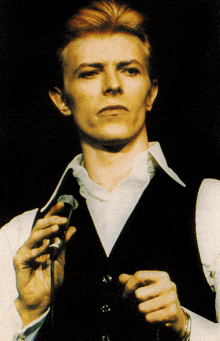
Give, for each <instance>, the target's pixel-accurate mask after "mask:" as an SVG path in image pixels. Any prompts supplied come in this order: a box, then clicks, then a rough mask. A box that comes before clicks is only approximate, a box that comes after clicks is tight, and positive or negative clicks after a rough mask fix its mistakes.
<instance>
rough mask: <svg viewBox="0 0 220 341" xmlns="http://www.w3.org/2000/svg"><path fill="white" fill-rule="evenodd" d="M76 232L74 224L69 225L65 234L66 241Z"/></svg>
mask: <svg viewBox="0 0 220 341" xmlns="http://www.w3.org/2000/svg"><path fill="white" fill-rule="evenodd" d="M75 233H76V228H75V227H74V226H70V227H69V228H68V229H67V231H66V234H65V241H66V243H67V242H68V241H69V240H70V239H71V238H72V236H73V235H74V234H75Z"/></svg>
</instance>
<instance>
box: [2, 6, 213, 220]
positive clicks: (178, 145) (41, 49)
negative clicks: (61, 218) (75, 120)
mask: <svg viewBox="0 0 220 341" xmlns="http://www.w3.org/2000/svg"><path fill="white" fill-rule="evenodd" d="M84 3H86V2H85V1H81V2H80V4H76V3H75V1H68V0H62V1H61V0H56V1H52V0H44V1H43V0H38V1H35V0H1V4H0V46H1V48H0V120H1V124H0V198H1V204H0V225H3V224H4V223H5V222H7V221H8V220H9V219H11V218H12V217H13V216H15V215H17V214H19V213H21V212H23V211H25V210H28V209H32V208H35V207H39V206H42V205H44V204H45V203H46V202H47V200H48V199H49V197H50V195H51V193H52V191H53V190H54V188H55V186H56V184H57V182H58V180H59V178H60V176H61V175H62V173H63V171H64V169H65V167H66V165H67V163H68V162H70V161H71V159H72V158H73V156H74V155H75V154H76V153H78V152H79V151H80V147H79V144H78V142H77V137H76V136H75V132H74V131H73V130H72V128H71V124H70V120H68V119H66V118H65V117H62V115H60V114H59V113H58V111H57V110H56V109H55V108H54V107H53V105H52V104H51V103H50V100H49V98H48V94H47V92H48V85H47V77H48V76H47V74H48V72H47V70H48V69H49V66H50V54H51V47H52V45H53V41H54V37H56V35H57V33H58V32H59V30H60V28H61V27H62V24H63V22H64V20H65V18H66V16H68V15H69V14H71V13H73V12H74V11H75V10H76V9H77V6H78V5H79V6H81V5H83V4H84ZM132 6H134V7H136V8H137V9H139V10H140V11H142V12H143V13H145V14H146V15H147V17H148V26H149V36H150V39H151V43H152V45H153V48H154V51H155V56H156V61H157V75H158V80H159V95H158V98H157V100H156V103H155V106H154V109H153V112H151V113H150V114H149V115H148V117H147V126H148V133H149V138H150V140H159V141H160V142H161V145H162V148H163V150H164V152H165V155H166V157H167V159H168V162H169V164H170V166H171V167H172V168H173V169H174V170H175V171H176V172H177V173H178V174H179V175H180V177H181V178H182V179H183V181H185V182H190V181H199V180H200V179H201V178H203V177H216V178H220V161H219V159H220V158H219V155H220V137H219V132H220V119H219V107H220V100H219V97H220V96H219V94H220V82H219V76H220V68H219V50H220V2H219V1H217V0H214V1H212V0H191V1H190V0H184V1H181V0H169V1H168V0H138V1H136V2H135V4H132Z"/></svg>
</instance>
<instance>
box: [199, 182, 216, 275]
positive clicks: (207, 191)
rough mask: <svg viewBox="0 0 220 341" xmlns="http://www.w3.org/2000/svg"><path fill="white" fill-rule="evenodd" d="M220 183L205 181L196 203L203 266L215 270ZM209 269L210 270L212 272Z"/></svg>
mask: <svg viewBox="0 0 220 341" xmlns="http://www.w3.org/2000/svg"><path fill="white" fill-rule="evenodd" d="M219 222H220V181H219V180H215V179H205V180H203V182H202V184H201V186H200V189H199V192H198V197H197V203H196V231H197V240H198V244H199V249H200V254H201V258H202V261H203V264H206V267H209V268H210V269H212V268H213V266H214V265H213V264H214V263H215V260H216V258H217V257H218V256H219V246H220V229H219ZM210 269H209V270H210ZM210 271H211V270H210Z"/></svg>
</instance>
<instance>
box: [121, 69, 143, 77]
mask: <svg viewBox="0 0 220 341" xmlns="http://www.w3.org/2000/svg"><path fill="white" fill-rule="evenodd" d="M123 72H125V73H126V74H127V75H128V76H136V75H137V74H139V73H140V71H139V70H138V69H137V68H135V67H129V68H125V69H123Z"/></svg>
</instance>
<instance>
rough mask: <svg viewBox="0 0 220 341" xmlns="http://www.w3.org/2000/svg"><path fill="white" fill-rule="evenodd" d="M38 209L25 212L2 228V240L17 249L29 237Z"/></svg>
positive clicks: (0, 235)
mask: <svg viewBox="0 0 220 341" xmlns="http://www.w3.org/2000/svg"><path fill="white" fill-rule="evenodd" d="M37 211H38V209H34V210H31V211H27V212H24V213H23V214H21V215H19V216H17V217H15V218H13V219H12V220H11V221H10V222H9V223H8V224H6V225H4V226H3V227H2V228H1V230H0V241H1V242H2V243H7V244H8V246H9V247H10V249H11V250H12V251H14V250H15V251H16V250H17V249H18V248H19V247H20V246H21V245H23V244H24V242H25V241H26V240H27V239H28V237H29V235H30V233H31V229H32V224H33V221H34V218H35V216H36V213H37Z"/></svg>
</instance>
